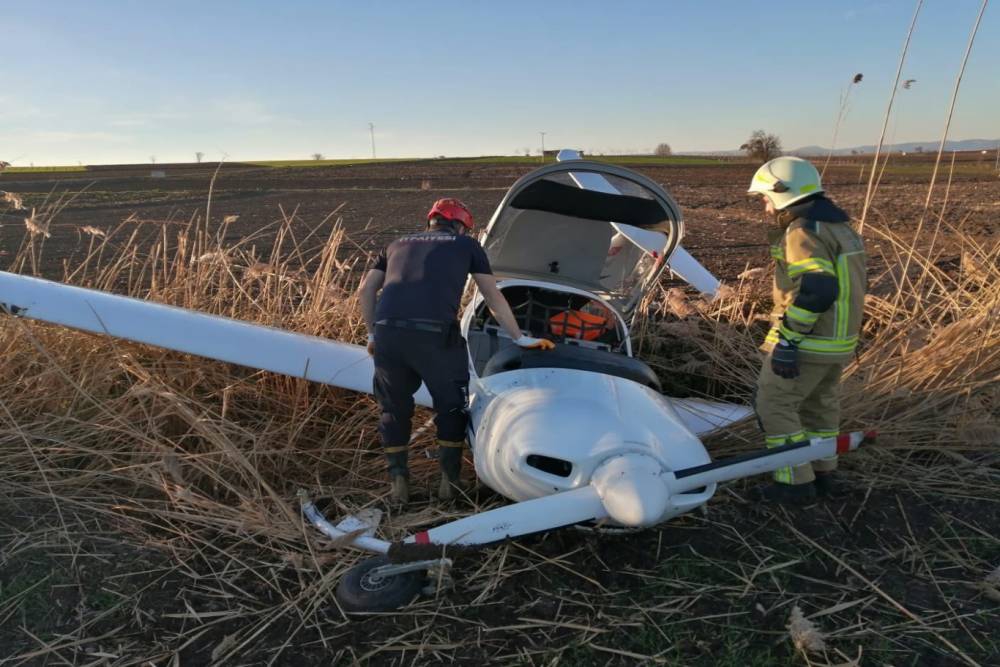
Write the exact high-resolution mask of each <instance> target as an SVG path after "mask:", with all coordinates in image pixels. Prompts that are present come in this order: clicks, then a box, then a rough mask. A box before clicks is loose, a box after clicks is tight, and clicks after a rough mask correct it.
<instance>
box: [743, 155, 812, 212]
mask: <svg viewBox="0 0 1000 667" xmlns="http://www.w3.org/2000/svg"><path fill="white" fill-rule="evenodd" d="M747 192H749V193H751V194H759V195H764V196H765V197H767V198H768V199H770V200H771V203H772V204H774V208H776V209H778V210H779V211H780V210H781V209H783V208H787V207H789V206H791V205H792V204H794V203H795V202H797V201H799V200H800V199H805V198H806V197H809V196H811V195H814V194H816V193H818V192H823V185H822V184H821V183H820V182H819V172H818V171H816V167H814V166H812V163H811V162H809V161H808V160H803V159H802V158H800V157H789V156H784V157H777V158H774V159H773V160H771V161H770V162H765V163H764V164H762V165H761V166H760V169H758V170H757V173H755V174H754V175H753V180H752V181H750V188H749V189H748V190H747Z"/></svg>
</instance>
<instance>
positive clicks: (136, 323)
mask: <svg viewBox="0 0 1000 667" xmlns="http://www.w3.org/2000/svg"><path fill="white" fill-rule="evenodd" d="M0 302H2V303H0V307H2V309H3V311H5V312H7V313H9V314H11V315H16V316H18V317H26V318H29V319H33V320H38V321H41V322H48V323H50V324H58V325H61V326H65V327H70V328H73V329H80V330H82V331H88V332H90V333H95V334H106V335H108V336H112V337H114V338H122V339H124V340H129V341H133V342H135V343H145V344H146V345H154V346H156V347H160V348H164V349H167V350H174V351H176V352H183V353H185V354H193V355H196V356H199V357H205V358H208V359H215V360H218V361H225V362H228V363H232V364H238V365H240V366H247V367H249V368H256V369H259V370H263V371H270V372H272V373H281V374H282V375H289V376H292V377H298V378H302V379H305V380H312V381H314V382H321V383H323V384H328V385H331V386H334V387H342V388H344V389H351V390H354V391H360V392H364V393H371V391H372V375H373V373H374V367H373V364H372V359H371V357H370V356H369V355H368V352H367V351H366V350H365V348H363V347H361V346H360V345H349V344H347V343H341V342H338V341H333V340H329V339H326V338H319V337H317V336H307V335H305V334H298V333H292V332H290V331H283V330H281V329H276V328H273V327H267V326H263V325H259V324H251V323H249V322H241V321H239V320H234V319H230V318H227V317H219V316H216V315H208V314H206V313H199V312H196V311H193V310H186V309H184V308H176V307H174V306H167V305H164V304H160V303H154V302H151V301H143V300H142V299H133V298H130V297H125V296H119V295H116V294H108V293H106V292H99V291H96V290H90V289H84V288H82V287H74V286H72V285H64V284H62V283H56V282H51V281H48V280H42V279H40V278H32V277H29V276H22V275H18V274H14V273H7V272H4V271H0ZM416 402H417V403H418V404H419V405H423V406H427V407H430V406H431V397H430V394H428V392H427V388H426V387H421V389H420V392H419V393H418V394H417V396H416Z"/></svg>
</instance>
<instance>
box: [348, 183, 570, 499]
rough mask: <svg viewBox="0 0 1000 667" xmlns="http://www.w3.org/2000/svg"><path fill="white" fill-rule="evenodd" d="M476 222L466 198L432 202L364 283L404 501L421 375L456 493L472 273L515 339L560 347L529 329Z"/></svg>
mask: <svg viewBox="0 0 1000 667" xmlns="http://www.w3.org/2000/svg"><path fill="white" fill-rule="evenodd" d="M472 227H473V220H472V214H471V213H470V212H469V209H468V208H467V207H466V206H465V204H463V203H462V202H460V201H459V200H457V199H440V200H438V201H436V202H434V205H433V206H432V207H431V210H430V211H429V212H428V214H427V227H426V229H425V230H424V231H422V232H418V233H415V234H409V235H407V236H403V237H402V238H399V239H397V240H396V241H394V242H392V243H391V244H390V245H389V246H388V247H387V248H386V249H385V250H384V251H383V252H382V253H381V254H380V255H379V256H378V259H377V260H376V261H375V264H374V265H373V266H372V268H371V269H370V270H369V271H368V274H367V275H366V276H365V278H364V280H363V281H362V283H361V288H360V298H361V308H362V313H363V315H364V319H365V326H366V327H367V329H368V351H369V353H371V354H372V356H373V357H374V361H375V379H374V393H375V398H376V399H377V400H378V403H379V407H380V408H381V411H382V414H381V419H380V421H379V434H380V436H381V439H382V446H383V447H384V449H385V454H386V458H387V459H388V464H389V478H390V480H391V483H392V499H393V501H395V502H396V503H399V504H405V503H406V502H408V500H409V494H410V490H409V467H408V463H407V454H408V445H409V442H410V428H411V423H410V422H411V419H412V417H413V406H414V402H413V395H414V394H415V393H416V391H417V390H418V389H419V388H420V383H421V382H423V383H424V384H426V385H427V389H428V391H429V392H430V394H431V398H432V399H433V401H434V412H435V413H436V415H435V418H434V423H435V426H436V427H437V438H438V440H437V444H438V459H439V462H440V466H441V483H440V485H439V488H438V497H439V498H441V499H443V500H450V499H452V498H454V497H455V495H456V489H457V482H458V478H459V472H460V470H461V464H462V448H463V447H464V444H465V435H466V427H467V424H468V416H467V414H466V407H467V405H466V404H467V399H468V388H469V355H468V351H467V349H466V345H465V340H464V339H463V338H462V336H461V332H460V330H459V325H458V308H459V302H460V301H461V298H462V292H463V291H464V289H465V283H466V279H467V278H468V276H469V275H471V276H472V278H473V280H474V281H475V283H476V285H477V286H478V288H479V291H480V293H481V294H482V295H483V298H484V299H485V300H486V304H487V306H489V308H490V311H491V312H492V313H493V316H494V317H495V318H496V320H497V322H498V323H499V324H500V326H501V327H502V328H503V330H504V331H505V332H506V333H507V335H508V336H510V337H511V339H512V340H513V341H514V342H515V343H516V344H518V345H519V346H521V347H523V348H528V349H551V348H553V347H555V344H554V343H552V341H549V340H544V339H538V338H532V337H530V336H524V335H522V334H521V330H520V327H519V326H518V324H517V321H516V320H515V319H514V314H513V313H512V312H511V309H510V305H509V304H508V303H507V301H506V299H504V297H503V294H501V292H500V290H499V289H498V288H497V285H496V280H495V279H494V277H493V273H492V270H491V269H490V263H489V259H488V258H487V257H486V252H485V251H484V250H483V248H482V246H481V245H480V244H479V242H478V241H476V240H475V239H474V238H472V237H471V236H467V234H468V232H470V231H471V230H472ZM379 290H381V296H379V295H378V293H379ZM376 301H377V303H376Z"/></svg>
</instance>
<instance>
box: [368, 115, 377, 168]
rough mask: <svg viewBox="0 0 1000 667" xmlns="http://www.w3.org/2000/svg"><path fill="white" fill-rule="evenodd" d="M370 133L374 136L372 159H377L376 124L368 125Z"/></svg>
mask: <svg viewBox="0 0 1000 667" xmlns="http://www.w3.org/2000/svg"><path fill="white" fill-rule="evenodd" d="M368 133H369V134H371V136H372V159H373V160H374V159H375V123H368Z"/></svg>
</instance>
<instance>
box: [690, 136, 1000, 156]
mask: <svg viewBox="0 0 1000 667" xmlns="http://www.w3.org/2000/svg"><path fill="white" fill-rule="evenodd" d="M940 143H941V140H940V139H938V140H936V141H908V142H905V143H901V144H892V145H889V144H886V145H885V146H882V152H886V151H892V152H893V153H898V152H900V151H906V152H907V153H910V152H915V151H916V150H917V148H920V147H922V148H923V149H924V152H925V153H935V152H937V149H938V144H940ZM997 146H1000V139H961V140H957V141H948V142H946V143H945V145H944V149H945V150H946V151H984V150H985V151H995V150H996V149H997ZM829 151H830V149H829V148H823V147H822V146H802V147H801V148H795V149H793V150H789V151H786V153H787V154H788V155H803V156H806V155H826V154H827V153H828V152H829ZM852 151H853V152H854V153H858V154H862V153H874V152H875V145H874V144H871V145H869V146H847V147H846V148H838V149H836V150H834V151H833V154H834V155H851V154H852ZM742 154H743V151H740V150H731V151H684V155H734V156H735V155H742Z"/></svg>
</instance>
